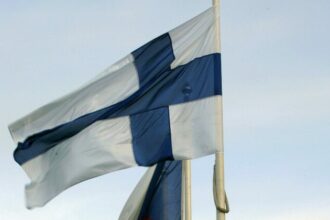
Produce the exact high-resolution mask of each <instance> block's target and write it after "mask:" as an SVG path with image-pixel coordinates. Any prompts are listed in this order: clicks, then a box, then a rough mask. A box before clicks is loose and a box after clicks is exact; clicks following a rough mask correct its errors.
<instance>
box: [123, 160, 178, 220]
mask: <svg viewBox="0 0 330 220" xmlns="http://www.w3.org/2000/svg"><path fill="white" fill-rule="evenodd" d="M181 193H182V162H181V161H162V162H160V163H158V164H157V166H153V167H151V168H149V169H148V170H147V172H146V173H145V174H144V176H143V177H142V179H141V180H140V182H139V183H138V185H137V186H136V187H135V189H134V191H133V192H132V194H131V195H130V197H129V198H128V200H127V202H126V204H125V206H124V208H123V210H122V212H121V214H120V216H119V220H155V219H157V220H181V219H182V216H181V208H182V207H181V205H182V197H181V195H182V194H181Z"/></svg>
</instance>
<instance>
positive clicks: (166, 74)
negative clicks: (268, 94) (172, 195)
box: [9, 7, 222, 208]
mask: <svg viewBox="0 0 330 220" xmlns="http://www.w3.org/2000/svg"><path fill="white" fill-rule="evenodd" d="M215 10H216V9H215V8H213V7H212V8H210V9H208V10H206V11H205V12H203V13H201V14H200V15H198V16H196V17H195V18H193V19H191V20H189V21H188V22H186V23H184V24H183V25H181V26H179V27H177V28H175V29H173V30H171V31H169V32H168V33H166V34H163V35H161V36H159V37H157V38H156V39H154V40H152V41H150V42H149V43H147V44H145V45H144V46H142V47H140V48H139V49H137V50H135V51H134V52H132V53H131V54H129V55H128V56H126V57H124V58H123V59H121V60H119V61H118V62H117V63H115V64H114V65H112V66H110V67H109V68H108V69H106V70H105V71H103V72H102V73H101V74H99V75H98V76H97V77H96V78H95V79H93V80H92V81H91V82H89V83H88V84H86V85H84V86H82V87H81V88H79V89H77V90H76V91H74V92H72V93H70V94H68V95H66V96H64V97H62V98H60V99H58V100H56V101H54V102H51V103H50V104H47V105H45V106H43V107H41V108H39V109H37V110H36V111H34V112H32V113H31V114H29V115H27V116H25V117H23V118H21V119H19V120H18V121H16V122H14V123H13V124H11V125H10V126H9V130H10V132H11V135H12V137H13V139H14V141H15V142H16V143H17V148H16V149H15V151H14V158H15V160H16V162H17V163H18V164H20V165H21V166H22V168H23V169H24V171H25V172H26V173H27V175H28V176H29V178H30V179H31V183H30V184H28V185H27V186H26V188H25V194H26V205H27V207H28V208H33V207H37V206H43V205H45V204H46V203H47V202H48V201H49V200H51V199H52V198H53V197H55V196H56V195H58V194H59V193H61V192H62V191H63V190H65V189H67V188H68V187H70V186H72V185H75V184H77V183H79V182H82V181H84V180H87V179H90V178H93V177H97V176H100V175H103V174H106V173H109V172H112V171H116V170H120V169H125V168H129V167H133V166H152V165H154V164H156V163H158V162H160V161H165V160H183V159H193V158H197V157H201V156H205V155H209V154H213V153H215V152H216V151H221V149H220V148H221V139H222V137H221V134H222V131H221V123H222V112H221V111H222V108H221V105H222V104H221V103H222V98H221V94H222V88H221V69H220V51H219V48H217V46H216V19H218V18H217V17H216V12H215Z"/></svg>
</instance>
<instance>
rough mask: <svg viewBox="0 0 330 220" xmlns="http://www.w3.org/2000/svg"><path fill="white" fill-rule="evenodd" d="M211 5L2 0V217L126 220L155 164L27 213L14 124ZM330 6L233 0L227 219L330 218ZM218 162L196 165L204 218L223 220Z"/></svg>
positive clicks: (225, 61)
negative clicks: (217, 202) (217, 200)
mask: <svg viewBox="0 0 330 220" xmlns="http://www.w3.org/2000/svg"><path fill="white" fill-rule="evenodd" d="M210 5H211V0H194V1H188V0H166V1H160V0H139V1H133V0H111V1H105V0H98V1H87V0H70V1H64V0H58V1H41V0H30V1H24V0H11V1H9V0H0V100H1V108H0V173H1V177H0V189H1V193H0V220H21V219H25V220H32V219H33V220H41V219H49V220H62V219H70V220H90V219H100V220H102V219H117V218H118V216H119V213H120V211H121V209H122V207H123V206H124V204H125V202H126V200H127V198H128V196H129V194H130V193H131V191H132V190H133V188H134V186H135V185H136V183H137V182H138V181H139V179H140V177H141V176H142V175H143V173H144V171H145V168H139V167H136V168H130V169H127V170H123V171H119V172H114V173H110V174H107V175H104V176H101V177H98V178H94V179H92V180H89V181H86V182H83V183H81V184H78V185H76V186H74V187H72V188H70V189H68V190H66V191H65V192H63V193H62V194H60V195H59V196H57V197H56V198H55V199H54V200H52V201H51V202H50V203H48V204H47V205H46V206H45V207H43V208H37V209H34V210H27V209H26V208H25V203H24V185H25V184H27V183H28V182H29V179H28V178H27V176H26V175H25V173H24V172H23V170H22V169H21V168H20V167H19V165H17V164H16V163H15V162H14V160H13V156H12V153H13V150H14V149H15V145H14V143H13V141H12V140H11V137H10V134H9V132H8V129H7V127H8V124H10V123H11V122H13V121H15V120H16V119H18V118H20V117H22V116H24V115H26V114H28V113H30V112H31V111H32V110H34V109H36V108H38V107H40V106H42V105H44V104H46V103H48V102H50V101H52V100H54V99H56V98H58V97H60V96H62V95H64V94H66V93H68V92H70V91H72V90H73V89H75V88H77V87H79V86H80V85H81V84H83V83H85V82H86V81H88V80H89V79H91V78H93V77H94V76H95V75H96V74H97V73H99V72H101V71H102V70H103V69H105V68H106V67H108V66H110V65H111V64H112V63H114V62H115V61H117V60H119V59H120V58H122V57H124V56H125V55H127V54H128V53H130V52H131V51H133V50H134V49H136V48H138V47H139V46H141V45H143V44H144V43H146V42H148V41H149V40H151V39H153V38H155V37H157V36H159V35H160V34H163V33H165V32H167V31H169V30H170V29H172V28H174V27H175V26H177V25H179V24H181V23H183V22H184V21H187V20H188V19H190V18H192V17H193V16H195V15H197V14H198V13H200V12H202V11H204V10H205V9H207V8H208V7H210ZM329 11H330V1H328V0H314V1H306V0H305V1H301V0H299V1H298V0H290V1H284V0H276V1H275V0H268V1H264V0H250V1H245V0H231V1H226V0H222V8H221V38H222V65H223V66H222V70H223V99H224V135H225V136H224V142H225V172H226V173H225V177H226V179H225V184H226V191H227V194H228V198H229V203H230V208H231V212H230V213H229V214H228V215H227V220H265V219H266V220H329V219H330V212H329V210H330V171H329V169H330V135H329V131H330V63H329V61H330V43H329V39H330V13H329ZM213 163H214V157H213V156H208V157H204V158H201V159H196V160H193V162H192V191H193V194H192V200H193V210H192V212H193V219H196V220H208V219H215V209H214V203H213V197H212V171H213V168H212V166H213Z"/></svg>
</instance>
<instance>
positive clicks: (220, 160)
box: [212, 0, 228, 220]
mask: <svg viewBox="0 0 330 220" xmlns="http://www.w3.org/2000/svg"><path fill="white" fill-rule="evenodd" d="M212 4H213V6H214V7H215V13H216V14H215V18H216V46H217V49H218V51H221V41H220V15H219V14H220V0H212ZM220 83H221V82H220ZM221 109H222V106H221ZM220 132H221V133H220V134H219V137H222V138H221V140H220V144H221V147H220V149H219V152H217V153H216V155H215V170H214V172H215V183H214V184H216V185H215V191H216V195H215V196H216V197H217V199H216V200H217V201H218V202H219V203H218V204H216V205H217V206H219V207H220V208H221V209H223V210H225V209H227V208H228V207H226V195H225V186H224V151H223V149H224V142H223V125H222V124H221V129H220ZM219 207H217V209H216V212H217V213H216V214H217V218H216V219H217V220H225V219H226V216H225V212H223V211H221V210H219Z"/></svg>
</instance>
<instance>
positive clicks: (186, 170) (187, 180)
mask: <svg viewBox="0 0 330 220" xmlns="http://www.w3.org/2000/svg"><path fill="white" fill-rule="evenodd" d="M181 195H182V196H181V206H182V207H181V219H182V220H191V162H190V160H183V161H182V193H181Z"/></svg>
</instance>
